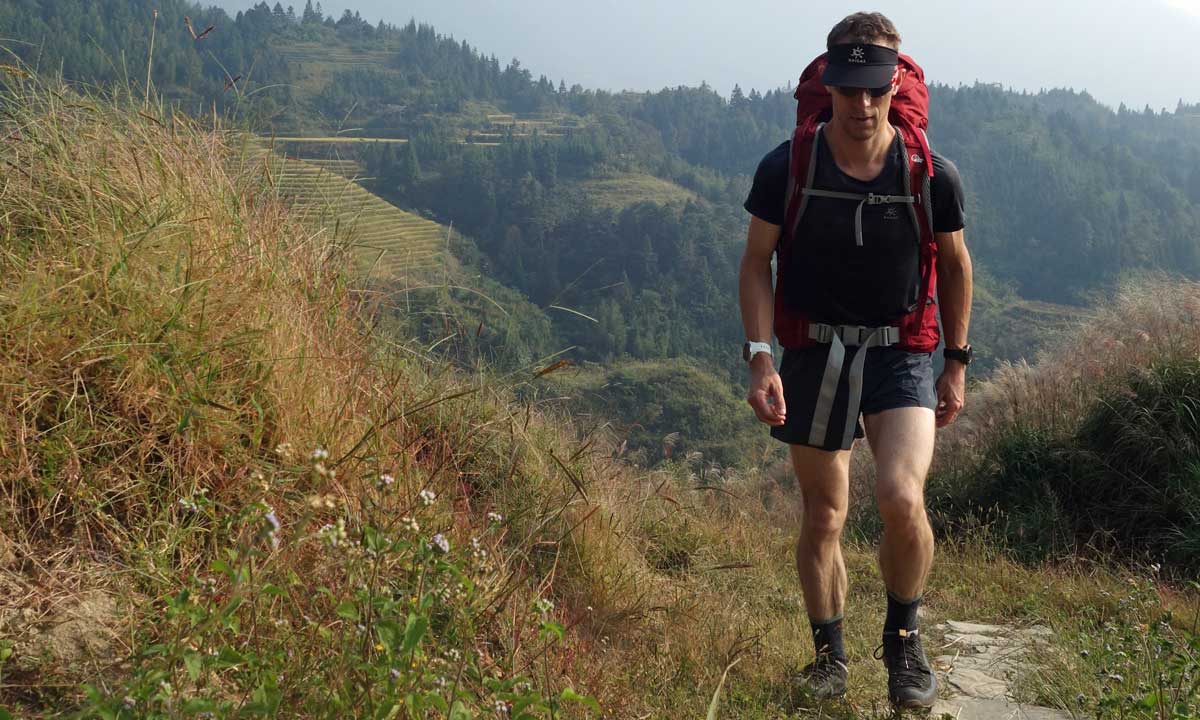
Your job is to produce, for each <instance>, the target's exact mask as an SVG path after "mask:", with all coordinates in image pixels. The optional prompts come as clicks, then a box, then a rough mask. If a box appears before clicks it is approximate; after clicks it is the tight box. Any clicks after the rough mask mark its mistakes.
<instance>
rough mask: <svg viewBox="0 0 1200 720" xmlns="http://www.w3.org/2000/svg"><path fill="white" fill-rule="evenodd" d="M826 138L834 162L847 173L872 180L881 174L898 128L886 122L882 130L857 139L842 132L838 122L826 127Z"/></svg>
mask: <svg viewBox="0 0 1200 720" xmlns="http://www.w3.org/2000/svg"><path fill="white" fill-rule="evenodd" d="M824 132H825V140H826V142H828V143H829V150H830V152H832V153H833V159H834V162H836V163H837V164H838V166H839V167H841V168H842V170H843V171H844V172H846V174H848V175H850V176H852V177H856V176H857V177H859V179H862V180H870V179H872V178H873V177H875V176H876V175H878V174H879V170H880V169H881V168H882V167H883V164H884V161H885V160H886V157H887V151H888V148H890V147H891V146H892V141H893V140H895V139H896V129H895V128H894V127H892V125H891V123H886V124H884V126H883V128H882V129H881V131H880V132H877V133H875V134H874V135H872V136H871V137H870V138H868V139H867V140H856V139H854V138H852V137H850V136H849V135H846V134H845V133H844V132H842V130H841V128H839V127H838V125H837V124H836V123H828V124H826V125H825V127H824Z"/></svg>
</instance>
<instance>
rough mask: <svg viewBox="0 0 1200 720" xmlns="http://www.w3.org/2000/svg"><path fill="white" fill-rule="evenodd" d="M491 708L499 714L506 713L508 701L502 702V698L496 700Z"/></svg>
mask: <svg viewBox="0 0 1200 720" xmlns="http://www.w3.org/2000/svg"><path fill="white" fill-rule="evenodd" d="M492 708H493V709H494V710H495V711H496V712H497V713H498V714H500V715H507V714H508V703H506V702H504V701H503V700H497V701H496V703H495V704H494V705H492Z"/></svg>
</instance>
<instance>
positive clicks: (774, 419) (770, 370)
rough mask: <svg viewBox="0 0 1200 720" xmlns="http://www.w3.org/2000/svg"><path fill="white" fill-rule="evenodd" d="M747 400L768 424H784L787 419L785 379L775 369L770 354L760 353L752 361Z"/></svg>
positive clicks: (759, 417)
mask: <svg viewBox="0 0 1200 720" xmlns="http://www.w3.org/2000/svg"><path fill="white" fill-rule="evenodd" d="M746 402H748V403H750V407H752V408H754V414H755V415H757V416H758V419H759V420H761V421H762V422H765V423H767V424H768V425H782V424H783V423H784V421H785V420H786V419H787V405H786V404H785V403H784V401H783V380H782V379H780V377H779V373H778V372H776V371H775V365H774V362H773V360H772V358H771V356H770V355H768V354H766V353H760V354H758V355H755V356H754V359H753V360H752V361H751V362H750V392H749V394H748V395H746Z"/></svg>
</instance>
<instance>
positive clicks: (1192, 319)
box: [935, 277, 1200, 472]
mask: <svg viewBox="0 0 1200 720" xmlns="http://www.w3.org/2000/svg"><path fill="white" fill-rule="evenodd" d="M1093 312H1094V313H1095V316H1094V317H1091V318H1089V319H1087V320H1085V321H1084V322H1082V323H1078V324H1077V326H1076V328H1075V329H1074V330H1073V331H1072V332H1070V333H1069V334H1067V335H1065V336H1064V337H1063V338H1062V339H1061V340H1060V341H1059V342H1057V343H1053V344H1052V345H1051V346H1050V347H1048V348H1047V349H1046V350H1045V351H1043V352H1042V353H1041V355H1040V356H1039V358H1038V361H1037V362H1036V363H1035V364H1033V365H1030V364H1028V363H1018V364H1013V365H1007V366H1004V367H1001V368H1000V369H999V370H997V371H996V372H995V373H993V375H992V376H991V377H990V378H989V379H988V380H987V381H986V382H983V383H979V384H977V385H974V386H973V387H972V388H971V391H970V393H969V395H968V399H967V400H968V402H967V407H966V408H965V410H964V412H963V414H962V415H961V419H960V420H959V421H958V422H957V423H955V424H954V425H953V426H951V427H950V428H948V429H947V430H946V432H943V433H942V434H941V435H940V436H939V438H938V447H939V453H938V458H937V463H938V465H939V466H944V465H945V464H946V463H958V464H961V463H967V462H971V461H972V459H973V457H974V452H975V451H976V450H977V449H978V448H980V447H982V446H983V445H984V444H986V442H987V440H988V438H989V437H990V436H991V435H992V434H994V433H995V431H996V429H997V428H1001V427H1006V426H1010V425H1012V424H1014V423H1016V422H1021V423H1025V424H1029V425H1034V426H1037V427H1041V428H1046V429H1048V430H1049V431H1050V432H1051V433H1059V432H1064V431H1067V430H1069V429H1072V428H1074V427H1075V426H1076V425H1078V423H1079V421H1080V420H1081V419H1082V417H1083V414H1084V413H1085V412H1086V410H1087V409H1088V408H1089V407H1090V406H1091V405H1092V404H1093V403H1094V402H1095V400H1096V399H1097V398H1099V397H1101V396H1102V395H1103V394H1105V393H1106V392H1109V391H1111V390H1113V388H1114V387H1115V386H1117V385H1119V384H1121V383H1125V382H1126V381H1127V378H1128V375H1129V373H1130V372H1131V371H1133V370H1136V369H1138V368H1144V367H1147V366H1148V365H1149V364H1150V363H1151V362H1162V361H1171V360H1178V359H1181V358H1195V357H1200V283H1196V282H1191V281H1180V280H1175V279H1168V278H1163V277H1158V278H1143V279H1140V280H1138V281H1136V282H1129V283H1127V284H1125V285H1124V286H1123V287H1122V288H1121V289H1120V291H1119V292H1118V293H1117V294H1116V296H1115V297H1114V298H1112V299H1111V300H1110V301H1109V302H1107V303H1104V304H1101V305H1099V306H1098V307H1097V308H1095V310H1094V311H1093ZM937 471H938V468H936V467H935V472H937Z"/></svg>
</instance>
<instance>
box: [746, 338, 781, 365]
mask: <svg viewBox="0 0 1200 720" xmlns="http://www.w3.org/2000/svg"><path fill="white" fill-rule="evenodd" d="M759 353H766V354H768V355H771V343H765V342H754V341H750V342H747V343H746V344H745V345H743V346H742V359H743V360H745V361H746V362H750V361H751V360H753V359H754V356H755V355H757V354H759ZM772 357H774V355H772Z"/></svg>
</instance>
